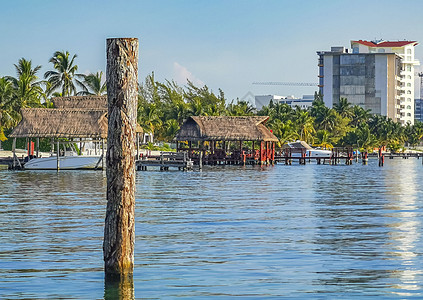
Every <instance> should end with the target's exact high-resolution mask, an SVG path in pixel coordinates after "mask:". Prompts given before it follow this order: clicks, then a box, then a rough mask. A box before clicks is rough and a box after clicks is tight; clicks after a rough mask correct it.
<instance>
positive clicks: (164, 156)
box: [136, 152, 193, 171]
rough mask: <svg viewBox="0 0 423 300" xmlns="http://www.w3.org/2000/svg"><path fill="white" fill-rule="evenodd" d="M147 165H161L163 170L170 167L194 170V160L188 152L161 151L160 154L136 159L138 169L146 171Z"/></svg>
mask: <svg viewBox="0 0 423 300" xmlns="http://www.w3.org/2000/svg"><path fill="white" fill-rule="evenodd" d="M147 167H159V168H160V170H161V171H166V170H169V168H178V169H179V170H192V167H193V161H192V160H191V159H189V158H188V153H186V152H160V155H159V156H150V157H143V159H140V160H137V161H136V169H137V170H138V171H146V170H147Z"/></svg>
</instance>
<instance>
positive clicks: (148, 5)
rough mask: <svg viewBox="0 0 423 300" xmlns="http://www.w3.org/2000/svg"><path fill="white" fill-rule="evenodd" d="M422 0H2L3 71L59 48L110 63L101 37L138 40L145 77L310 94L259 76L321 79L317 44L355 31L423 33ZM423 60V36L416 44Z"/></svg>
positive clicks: (344, 42)
mask: <svg viewBox="0 0 423 300" xmlns="http://www.w3.org/2000/svg"><path fill="white" fill-rule="evenodd" d="M422 11H423V1H419V0H415V1H410V0H408V1H407V0H405V1H401V2H399V1H390V0H384V1H370V0H367V1H362V0H355V1H351V0H350V1H343V0H339V1H335V0H333V1H329V0H319V1H317V0H309V1H307V0H304V1H300V0H295V1H294V0H291V1H285V0H279V1H276V0H261V1H258V0H257V1H251V0H246V1H241V0H240V1H231V0H226V1H223V0H214V1H210V0H209V1H205V0H196V1H194V0H192V1H188V0H186V1H183V0H179V1H177V0H174V1H170V0H167V1H164V0H163V1H160V0H156V1H135V0H132V1H125V0H122V1H108V0H102V1H100V0H84V1H82V0H74V1H58V0H54V1H53V0H39V1H34V0H32V1H29V0H27V1H23V0H3V1H2V9H1V11H0V28H1V30H0V38H1V39H0V40H1V44H0V45H1V47H0V54H1V55H0V57H1V59H0V76H5V75H15V70H14V66H13V64H16V63H17V61H18V60H19V59H20V58H21V57H24V58H26V59H31V60H32V62H33V64H35V65H42V70H41V72H40V74H39V76H40V77H42V75H43V74H44V72H45V71H47V70H48V69H51V65H50V63H49V62H48V60H49V58H50V57H51V56H52V54H53V53H54V52H55V51H57V50H60V51H61V50H67V51H69V52H70V53H71V54H77V55H78V57H77V59H76V63H77V65H78V66H79V72H81V73H87V74H88V73H90V72H97V71H100V70H102V71H103V72H104V71H105V68H106V66H105V63H106V59H105V41H106V39H107V38H110V37H136V38H139V40H140V62H139V70H140V73H139V80H140V81H143V80H144V78H145V76H146V75H148V74H149V73H151V72H152V71H154V72H155V75H156V79H157V80H159V81H163V80H164V79H175V80H176V81H178V82H179V83H181V84H184V80H185V78H186V77H189V78H190V79H191V80H193V81H194V82H196V83H197V84H206V85H208V86H209V87H210V88H211V89H212V90H213V91H216V92H217V90H218V89H219V88H221V89H222V90H223V91H224V92H225V94H226V96H227V98H228V100H229V101H231V100H232V99H236V98H243V97H244V96H245V94H247V93H248V92H252V93H253V94H279V95H296V96H301V95H303V94H312V93H313V92H314V89H313V88H307V87H306V88H304V87H290V86H257V85H252V84H251V83H252V82H253V81H287V82H288V81H289V82H317V72H318V69H317V55H316V51H319V50H329V49H330V47H331V46H338V45H341V46H349V43H350V40H352V39H367V40H372V39H385V40H417V41H418V42H420V43H423V31H422V30H421V28H422V27H423V26H422V25H423V24H422V23H423V21H422V19H423V18H422V13H421V12H422ZM416 57H417V59H420V60H422V61H423V46H422V45H418V46H417V47H416Z"/></svg>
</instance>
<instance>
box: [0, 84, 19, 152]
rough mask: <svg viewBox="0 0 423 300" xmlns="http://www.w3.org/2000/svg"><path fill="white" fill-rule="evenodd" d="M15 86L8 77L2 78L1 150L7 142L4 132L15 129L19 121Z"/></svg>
mask: <svg viewBox="0 0 423 300" xmlns="http://www.w3.org/2000/svg"><path fill="white" fill-rule="evenodd" d="M13 94H14V90H13V84H12V82H11V81H10V80H8V79H7V78H6V77H1V78H0V148H1V142H2V141H4V140H6V137H5V135H4V130H5V129H8V128H11V127H13V126H14V125H16V123H17V122H18V120H19V113H18V111H17V110H15V109H14V107H13Z"/></svg>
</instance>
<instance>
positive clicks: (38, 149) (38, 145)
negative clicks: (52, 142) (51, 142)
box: [36, 137, 40, 158]
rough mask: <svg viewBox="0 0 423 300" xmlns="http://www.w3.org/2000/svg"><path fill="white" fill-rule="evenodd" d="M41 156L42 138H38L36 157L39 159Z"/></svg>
mask: <svg viewBox="0 0 423 300" xmlns="http://www.w3.org/2000/svg"><path fill="white" fill-rule="evenodd" d="M39 154H40V138H39V137H37V155H36V157H37V158H38V155H39Z"/></svg>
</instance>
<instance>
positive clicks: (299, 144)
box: [285, 141, 332, 158]
mask: <svg viewBox="0 0 423 300" xmlns="http://www.w3.org/2000/svg"><path fill="white" fill-rule="evenodd" d="M285 148H286V149H290V151H291V156H292V157H301V154H302V153H304V152H305V153H306V158H330V157H331V155H332V151H331V150H323V149H315V148H312V147H310V145H309V144H307V143H306V142H304V141H296V142H292V143H288V144H286V147H285Z"/></svg>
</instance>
